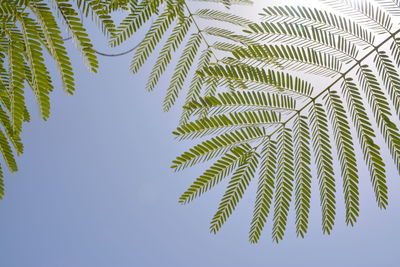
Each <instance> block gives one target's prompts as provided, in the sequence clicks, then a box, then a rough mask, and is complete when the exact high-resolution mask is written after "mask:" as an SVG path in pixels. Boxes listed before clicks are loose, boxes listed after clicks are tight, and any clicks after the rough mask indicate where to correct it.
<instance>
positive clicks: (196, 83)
mask: <svg viewBox="0 0 400 267" xmlns="http://www.w3.org/2000/svg"><path fill="white" fill-rule="evenodd" d="M212 54H213V52H212V50H211V49H210V48H207V49H205V50H203V52H201V55H200V58H199V62H198V64H197V69H198V70H200V69H203V68H205V67H206V66H208V64H210V61H211V55H212ZM203 84H204V79H203V77H201V76H200V75H199V74H198V73H197V72H196V73H195V74H194V75H193V77H192V80H191V82H190V85H189V89H188V91H187V94H186V99H185V104H184V106H187V105H189V103H191V102H192V101H194V100H196V99H197V98H198V97H200V94H201V89H202V87H203ZM190 115H191V111H190V109H183V110H182V115H181V119H180V124H184V123H186V122H187V121H188V120H189V118H190Z"/></svg>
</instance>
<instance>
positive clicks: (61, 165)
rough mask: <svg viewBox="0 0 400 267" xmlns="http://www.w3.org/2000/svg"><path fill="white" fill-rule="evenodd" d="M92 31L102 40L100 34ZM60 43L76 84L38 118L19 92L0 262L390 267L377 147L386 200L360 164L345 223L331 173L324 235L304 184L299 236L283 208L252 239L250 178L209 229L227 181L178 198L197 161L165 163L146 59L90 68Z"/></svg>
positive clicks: (394, 185)
mask: <svg viewBox="0 0 400 267" xmlns="http://www.w3.org/2000/svg"><path fill="white" fill-rule="evenodd" d="M94 39H95V44H96V46H97V47H100V48H101V49H103V51H104V50H107V49H106V47H105V45H104V44H102V42H103V41H102V40H101V38H99V37H96V36H95V38H94ZM138 39H139V38H138ZM138 39H132V40H131V41H129V42H128V43H127V44H125V45H124V46H123V47H121V48H120V50H121V51H122V50H123V49H124V48H128V47H130V46H132V45H134V44H135V43H136V42H137V40H138ZM103 43H104V42H103ZM69 46H70V49H69V50H70V51H71V55H72V58H73V61H74V62H75V63H74V67H75V72H76V74H77V75H76V80H77V92H76V93H75V95H74V96H67V95H66V94H64V93H63V92H62V90H61V89H60V88H59V87H58V88H57V89H58V90H55V92H54V94H53V95H52V102H53V109H52V116H51V118H50V119H49V120H48V121H46V122H44V121H42V120H41V119H40V118H39V117H38V112H37V107H36V106H35V105H34V103H33V101H32V95H30V96H29V97H28V99H29V100H30V106H31V110H32V122H31V123H29V124H26V125H25V126H24V134H23V140H24V144H25V154H24V155H22V156H21V157H19V158H18V163H19V168H20V170H19V171H18V172H17V173H16V174H13V175H10V174H7V177H6V196H5V198H4V199H3V200H1V201H0V213H1V219H0V231H1V238H0V255H1V264H0V266H4V267H92V266H93V267H109V266H117V267H132V266H135V267H136V266H137V267H153V266H154V267H156V266H157V267H159V266H166V267H170V266H171V267H183V266H185V267H205V266H207V267H220V266H230V267H236V266H282V267H291V266H299V267H303V266H304V267H320V266H326V267H343V266H349V267H350V266H351V267H358V266H360V267H361V266H362V267H369V266H371V267H372V266H386V267H395V266H399V262H400V254H399V253H398V244H399V240H400V231H398V227H399V225H400V193H399V188H400V177H399V175H398V173H397V172H396V170H395V169H394V166H393V164H391V162H390V161H391V160H390V159H389V158H388V157H386V158H385V161H386V162H388V184H389V190H390V191H389V192H390V205H389V207H388V209H387V210H380V209H379V208H378V207H377V206H376V204H375V201H374V197H373V194H372V189H371V185H370V182H369V175H368V173H367V170H366V168H365V166H364V165H362V166H360V194H361V196H360V202H361V211H360V217H359V221H358V223H357V224H356V225H355V226H354V227H348V226H346V224H345V222H344V216H343V213H344V207H343V200H342V199H341V198H340V197H341V194H340V192H341V184H340V182H338V187H337V190H338V192H339V193H338V196H339V197H338V209H337V214H338V215H337V220H336V225H335V228H334V231H333V232H332V234H331V235H323V234H322V231H321V224H320V221H321V218H320V207H319V199H318V192H317V190H314V192H313V195H312V208H311V216H310V226H309V233H308V234H307V236H306V237H305V238H304V239H301V238H297V237H296V234H295V231H294V214H293V213H291V214H290V217H289V221H288V231H287V232H286V234H285V238H284V240H283V241H282V242H280V243H279V244H275V243H273V242H272V240H271V222H270V221H269V222H268V223H267V226H266V228H265V230H264V232H263V235H262V238H261V241H260V242H259V243H258V244H255V245H254V244H250V243H249V242H248V229H249V223H250V220H251V213H252V208H253V203H254V197H255V195H254V190H255V188H254V186H255V183H254V182H255V181H253V183H252V185H251V187H250V189H249V192H247V193H246V194H245V197H244V198H243V200H242V201H241V202H240V203H239V205H238V208H237V210H236V211H235V213H234V214H233V215H232V216H231V218H230V219H229V220H228V222H227V223H226V224H225V225H224V227H223V228H222V230H221V231H220V232H219V233H218V234H217V235H213V234H210V233H209V230H208V227H209V221H210V219H211V217H212V215H213V213H214V212H215V210H216V208H217V205H218V201H219V199H220V198H221V196H222V194H223V191H224V189H225V186H226V183H222V184H221V185H219V186H218V187H217V188H215V189H214V190H213V191H211V192H208V193H207V194H205V195H204V196H203V197H202V198H200V199H197V200H195V201H193V203H191V204H189V205H185V206H182V205H180V204H179V203H178V201H177V200H178V197H179V195H180V194H181V193H182V192H183V191H184V190H185V189H186V188H187V186H189V185H190V184H191V182H192V181H193V179H194V178H195V177H196V176H198V175H199V174H201V172H202V170H204V167H200V168H193V169H188V170H186V171H184V172H182V173H174V172H173V171H172V170H171V169H170V168H169V166H170V162H171V160H172V159H173V158H174V157H175V156H177V155H178V154H179V153H181V152H183V151H184V150H185V148H187V147H188V146H189V145H190V144H188V143H178V142H177V141H176V140H175V139H174V138H173V135H172V134H171V132H172V131H173V130H174V127H175V125H176V123H177V119H178V116H179V109H178V108H174V109H173V110H172V111H171V112H169V113H164V112H163V111H162V97H163V95H164V92H165V89H166V86H167V82H168V80H167V79H165V80H163V81H162V82H161V86H159V88H158V89H157V90H156V91H155V92H152V93H148V92H146V91H145V89H144V86H145V83H146V79H145V78H146V75H145V73H147V72H148V71H149V70H150V64H147V65H146V66H145V68H144V70H143V74H140V75H132V74H131V73H130V72H129V62H130V59H131V56H124V57H118V58H100V60H101V62H100V63H101V68H100V73H99V74H97V75H94V74H90V73H89V72H88V71H87V70H86V69H85V67H84V66H83V64H81V61H80V59H79V56H78V55H77V54H76V53H75V52H73V48H72V45H70V44H69ZM108 51H110V50H108ZM55 79H56V78H55ZM56 82H57V79H56ZM359 162H360V163H362V161H359ZM360 165H361V164H360ZM339 181H340V180H339ZM316 186H317V184H316V182H315V181H314V184H313V187H314V189H316Z"/></svg>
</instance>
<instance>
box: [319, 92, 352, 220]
mask: <svg viewBox="0 0 400 267" xmlns="http://www.w3.org/2000/svg"><path fill="white" fill-rule="evenodd" d="M326 107H327V110H328V114H329V118H330V120H331V122H332V125H333V136H334V137H335V141H336V147H337V151H338V156H339V161H340V165H341V173H342V177H343V193H344V201H345V206H346V223H347V224H350V225H352V226H353V225H354V224H355V223H356V222H357V217H358V213H359V191H358V180H359V177H358V171H357V166H358V165H357V160H356V155H355V152H354V147H353V146H354V141H353V138H352V135H351V130H350V125H349V123H348V121H349V119H348V117H347V116H346V110H345V109H344V104H343V102H342V100H341V99H340V97H339V95H338V94H337V92H336V91H331V90H330V91H329V92H328V94H327V97H326Z"/></svg>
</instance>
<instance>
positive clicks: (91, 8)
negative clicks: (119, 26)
mask: <svg viewBox="0 0 400 267" xmlns="http://www.w3.org/2000/svg"><path fill="white" fill-rule="evenodd" d="M76 4H77V6H78V8H79V9H80V10H81V12H82V14H84V15H85V16H86V17H88V16H90V17H91V18H92V20H93V21H94V22H96V23H97V25H98V26H99V27H100V29H101V30H102V32H103V33H104V34H105V35H106V36H107V37H109V36H111V35H112V34H113V33H114V32H115V31H116V29H115V25H114V20H113V19H112V17H111V15H110V12H109V6H110V4H109V3H103V2H102V1H98V0H77V1H76ZM125 5H126V3H125Z"/></svg>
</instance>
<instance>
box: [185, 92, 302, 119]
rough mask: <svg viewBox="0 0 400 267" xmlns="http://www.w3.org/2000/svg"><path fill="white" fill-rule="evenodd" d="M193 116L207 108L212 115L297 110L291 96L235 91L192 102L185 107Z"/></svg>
mask: <svg viewBox="0 0 400 267" xmlns="http://www.w3.org/2000/svg"><path fill="white" fill-rule="evenodd" d="M185 108H186V109H188V110H190V112H191V113H192V114H193V113H194V114H197V113H198V112H199V111H201V110H202V109H205V108H209V109H210V112H211V113H210V114H217V113H224V112H233V111H250V110H265V109H272V110H295V108H296V101H295V100H294V99H293V98H292V97H289V96H286V95H279V94H271V93H263V92H255V91H233V92H229V93H219V94H217V95H215V96H207V97H203V98H199V99H198V100H197V101H192V102H190V103H189V104H188V105H186V106H185Z"/></svg>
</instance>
